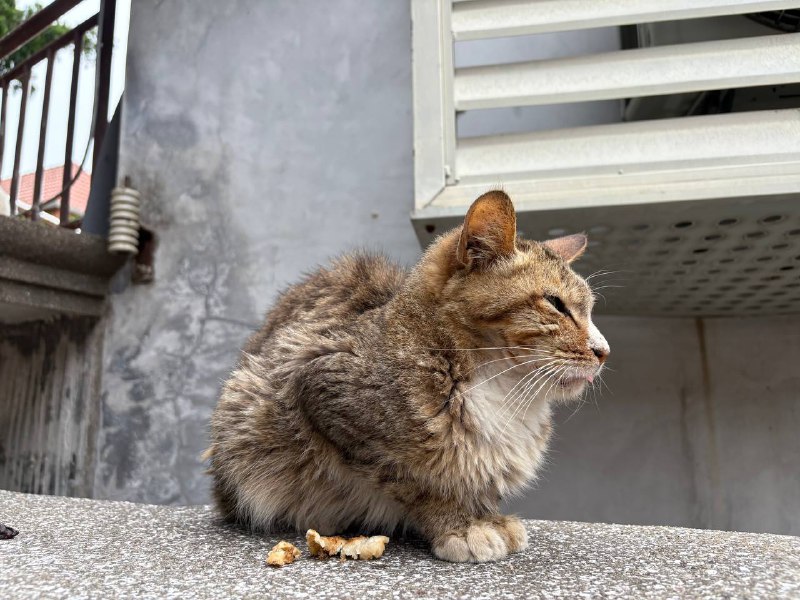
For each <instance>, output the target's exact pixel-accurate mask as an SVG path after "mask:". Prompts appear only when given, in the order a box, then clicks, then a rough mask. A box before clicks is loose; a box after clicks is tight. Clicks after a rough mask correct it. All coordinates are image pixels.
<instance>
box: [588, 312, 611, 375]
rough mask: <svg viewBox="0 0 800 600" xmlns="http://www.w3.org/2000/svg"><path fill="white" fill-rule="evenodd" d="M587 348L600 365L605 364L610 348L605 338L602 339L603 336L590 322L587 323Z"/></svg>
mask: <svg viewBox="0 0 800 600" xmlns="http://www.w3.org/2000/svg"><path fill="white" fill-rule="evenodd" d="M589 348H591V350H592V352H593V353H594V355H595V356H596V357H597V360H599V361H600V364H601V365H602V364H603V363H604V362H606V359H607V358H608V355H609V354H611V348H609V346H608V342H607V341H606V338H604V337H603V334H602V333H600V330H599V329H598V328H597V327H596V326H595V324H594V323H592V322H591V321H590V322H589Z"/></svg>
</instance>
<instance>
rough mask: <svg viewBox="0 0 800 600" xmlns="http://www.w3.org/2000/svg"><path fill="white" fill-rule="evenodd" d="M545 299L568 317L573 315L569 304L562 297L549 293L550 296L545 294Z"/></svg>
mask: <svg viewBox="0 0 800 600" xmlns="http://www.w3.org/2000/svg"><path fill="white" fill-rule="evenodd" d="M544 299H545V300H547V301H548V302H549V303H550V304H552V305H553V308H555V309H556V310H557V311H558V312H560V313H561V314H562V315H566V316H567V317H571V316H572V313H570V312H569V309H568V308H567V305H566V304H564V301H563V300H562V299H561V298H559V297H558V296H550V295H548V296H545V297H544Z"/></svg>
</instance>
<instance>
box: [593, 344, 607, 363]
mask: <svg viewBox="0 0 800 600" xmlns="http://www.w3.org/2000/svg"><path fill="white" fill-rule="evenodd" d="M592 352H593V353H594V355H595V356H596V357H597V360H599V361H600V364H601V365H602V364H603V363H604V362H606V359H607V358H608V355H609V354H611V350H610V349H609V347H608V346H607V345H606V346H603V347H598V346H592Z"/></svg>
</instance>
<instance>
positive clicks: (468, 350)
mask: <svg viewBox="0 0 800 600" xmlns="http://www.w3.org/2000/svg"><path fill="white" fill-rule="evenodd" d="M416 348H418V349H419V350H452V351H459V352H477V351H480V350H533V349H534V348H531V347H530V346H483V347H476V348H431V347H428V346H417V347H416Z"/></svg>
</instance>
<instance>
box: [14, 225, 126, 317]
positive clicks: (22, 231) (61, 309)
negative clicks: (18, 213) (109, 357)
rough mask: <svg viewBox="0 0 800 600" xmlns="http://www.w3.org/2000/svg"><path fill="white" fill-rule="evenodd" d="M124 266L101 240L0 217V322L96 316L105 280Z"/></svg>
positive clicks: (57, 228) (101, 309)
mask: <svg viewBox="0 0 800 600" xmlns="http://www.w3.org/2000/svg"><path fill="white" fill-rule="evenodd" d="M124 262H125V258H124V257H120V256H115V255H112V254H109V253H108V252H107V250H106V240H105V239H104V238H101V237H98V236H93V235H87V234H80V235H77V234H76V233H75V232H74V231H71V230H67V229H64V228H60V227H53V226H50V225H47V224H43V223H34V222H31V221H28V220H25V219H19V218H10V217H0V321H2V322H6V323H15V322H22V321H29V320H36V319H47V318H52V317H54V316H57V315H60V314H65V315H78V316H93V317H96V316H99V315H101V314H102V312H103V305H104V299H105V295H106V293H107V291H108V282H109V278H110V277H111V276H112V275H113V274H114V273H115V272H116V270H117V269H118V268H119V267H120V266H121V265H122V264H123V263H124Z"/></svg>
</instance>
